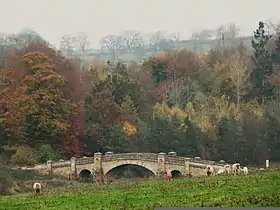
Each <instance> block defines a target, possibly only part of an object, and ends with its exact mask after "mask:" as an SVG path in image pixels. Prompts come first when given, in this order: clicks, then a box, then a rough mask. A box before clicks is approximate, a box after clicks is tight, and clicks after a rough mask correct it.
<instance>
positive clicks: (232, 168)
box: [162, 163, 249, 181]
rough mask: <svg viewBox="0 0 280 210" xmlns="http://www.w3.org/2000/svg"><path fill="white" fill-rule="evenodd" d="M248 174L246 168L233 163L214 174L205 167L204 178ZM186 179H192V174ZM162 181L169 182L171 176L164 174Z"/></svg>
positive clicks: (209, 168)
mask: <svg viewBox="0 0 280 210" xmlns="http://www.w3.org/2000/svg"><path fill="white" fill-rule="evenodd" d="M248 172H249V171H248V167H246V166H245V167H243V168H242V167H241V165H240V164H239V163H235V164H233V165H229V164H226V165H224V166H223V167H222V168H220V169H219V170H218V171H217V172H215V170H214V168H213V166H211V165H207V166H206V174H205V175H206V176H216V175H230V174H234V175H239V174H244V175H247V174H248ZM188 177H189V178H192V177H193V174H192V172H189V174H188ZM162 179H163V180H164V181H167V180H171V179H172V174H170V173H164V174H163V175H162Z"/></svg>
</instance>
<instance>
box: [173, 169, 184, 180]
mask: <svg viewBox="0 0 280 210" xmlns="http://www.w3.org/2000/svg"><path fill="white" fill-rule="evenodd" d="M171 175H172V178H180V177H183V175H182V173H181V172H180V171H178V170H173V171H171Z"/></svg>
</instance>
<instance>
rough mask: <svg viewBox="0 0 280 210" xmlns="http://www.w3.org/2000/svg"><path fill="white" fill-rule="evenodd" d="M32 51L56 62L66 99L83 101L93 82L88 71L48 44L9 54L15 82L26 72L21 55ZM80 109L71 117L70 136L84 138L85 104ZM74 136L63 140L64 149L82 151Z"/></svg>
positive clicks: (9, 62) (31, 46) (9, 63)
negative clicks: (62, 80) (62, 78)
mask: <svg viewBox="0 0 280 210" xmlns="http://www.w3.org/2000/svg"><path fill="white" fill-rule="evenodd" d="M30 52H41V53H44V54H45V55H46V56H47V57H48V58H49V59H50V61H51V62H52V63H53V64H54V66H55V71H56V72H57V73H59V74H60V75H62V76H63V77H64V78H65V81H66V82H65V85H64V86H63V87H62V88H61V91H62V92H63V94H64V96H65V98H66V99H68V100H73V101H75V102H81V101H83V98H84V94H85V93H86V92H88V91H89V90H90V88H91V82H90V80H89V76H88V74H87V71H85V70H81V69H80V67H79V64H78V63H77V62H74V61H73V60H69V59H66V58H65V57H63V56H62V55H60V54H59V53H58V52H57V51H56V50H54V49H53V48H51V47H49V46H48V45H46V44H30V45H29V46H27V47H26V48H24V49H22V50H20V51H17V52H16V53H15V54H11V55H9V56H8V58H7V66H8V67H10V68H11V69H12V73H10V74H12V75H13V76H12V77H13V80H14V83H16V82H18V81H19V79H20V78H22V76H23V74H24V71H23V69H22V63H21V61H20V57H21V56H23V55H24V54H27V53H30ZM79 111H80V113H79V114H78V115H74V116H73V117H72V119H71V124H72V132H73V133H72V134H71V135H69V136H70V137H71V136H72V137H73V136H75V137H78V138H83V136H84V113H83V104H81V106H80V109H79ZM70 137H69V138H70ZM72 137H71V138H70V139H67V138H66V139H64V140H62V145H68V146H67V148H64V149H65V150H67V151H68V150H69V152H74V153H75V152H78V151H80V148H81V147H80V146H77V145H81V144H80V143H79V144H78V143H75V141H74V140H73V138H72ZM66 142H67V143H66ZM71 142H72V143H73V145H72V146H73V148H79V149H73V148H72V146H70V145H71V144H72V143H71ZM74 145H76V146H74ZM70 147H71V149H70Z"/></svg>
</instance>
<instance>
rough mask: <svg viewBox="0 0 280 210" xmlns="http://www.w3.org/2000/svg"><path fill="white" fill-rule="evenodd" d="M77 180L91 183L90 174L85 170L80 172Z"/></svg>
mask: <svg viewBox="0 0 280 210" xmlns="http://www.w3.org/2000/svg"><path fill="white" fill-rule="evenodd" d="M79 178H80V179H81V180H83V181H92V173H91V172H90V171H89V170H87V169H84V170H81V172H80V173H79Z"/></svg>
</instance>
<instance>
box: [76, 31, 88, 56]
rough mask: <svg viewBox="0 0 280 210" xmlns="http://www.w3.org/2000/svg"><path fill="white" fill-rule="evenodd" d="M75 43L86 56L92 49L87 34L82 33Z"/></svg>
mask: <svg viewBox="0 0 280 210" xmlns="http://www.w3.org/2000/svg"><path fill="white" fill-rule="evenodd" d="M75 41H76V44H77V49H78V50H79V51H80V52H81V53H82V56H84V54H85V52H86V50H87V49H89V48H90V41H89V38H88V36H87V34H86V33H84V32H81V33H79V34H78V35H77V36H76V37H75Z"/></svg>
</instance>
